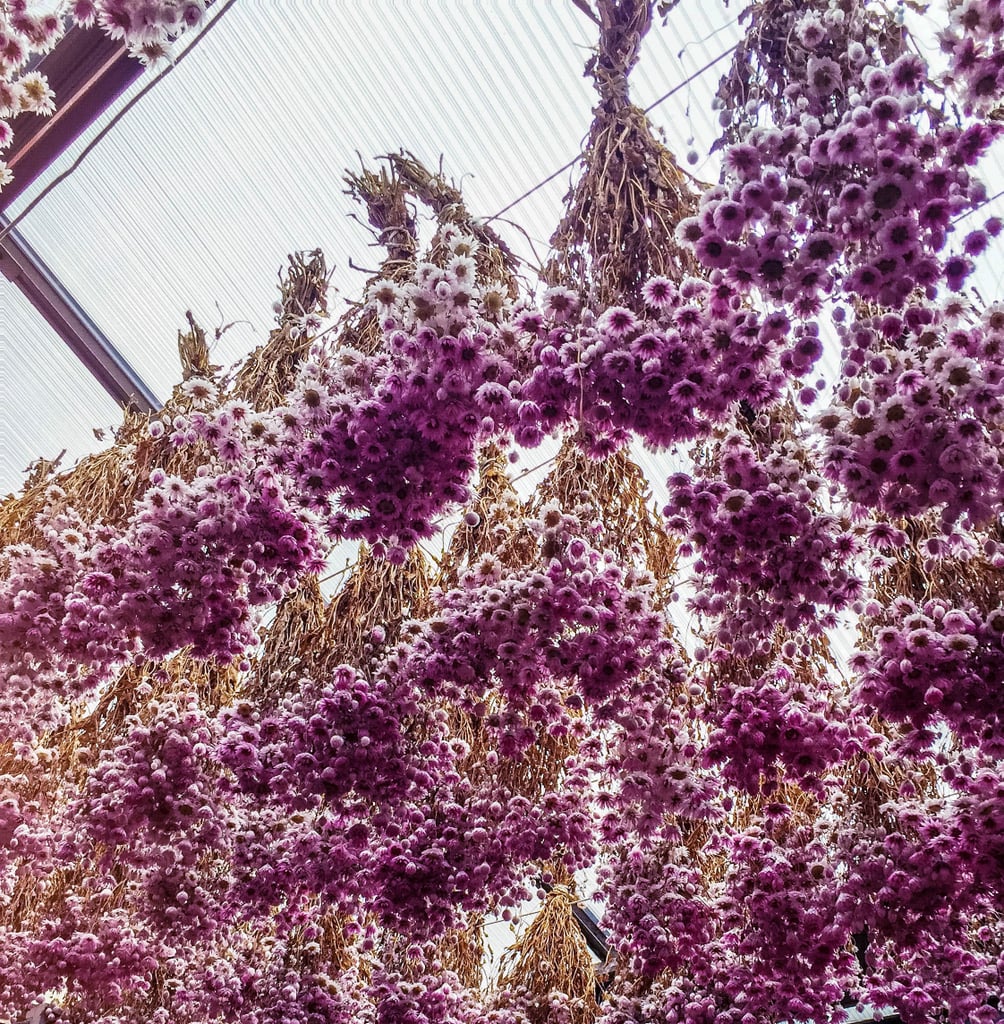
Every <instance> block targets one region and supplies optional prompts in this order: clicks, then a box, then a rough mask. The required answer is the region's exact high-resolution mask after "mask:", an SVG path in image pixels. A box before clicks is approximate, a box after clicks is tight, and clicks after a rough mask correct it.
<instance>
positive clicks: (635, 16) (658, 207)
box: [542, 0, 698, 310]
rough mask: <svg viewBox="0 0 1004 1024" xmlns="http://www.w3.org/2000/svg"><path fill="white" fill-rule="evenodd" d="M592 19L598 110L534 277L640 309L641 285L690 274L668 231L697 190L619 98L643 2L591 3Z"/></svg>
mask: <svg viewBox="0 0 1004 1024" xmlns="http://www.w3.org/2000/svg"><path fill="white" fill-rule="evenodd" d="M580 6H581V5H580ZM594 20H595V21H596V22H597V24H598V25H599V27H600V44H599V49H598V52H597V54H596V55H595V56H594V57H593V58H591V59H590V61H589V63H588V64H587V65H586V74H587V75H589V76H590V77H592V78H593V80H594V82H595V85H596V88H597V90H598V92H599V94H600V103H599V105H598V106H597V107H596V109H595V110H594V112H593V123H592V125H591V126H590V129H589V135H588V138H587V140H586V145H585V155H584V157H583V165H582V170H581V173H580V177H579V179H578V181H577V182H576V184H575V185H574V187H573V188H572V190H571V192H569V194H568V195H567V196H566V197H565V212H564V214H563V216H562V219H561V221H560V223H559V224H558V227H557V229H556V230H555V232H554V234H553V235H552V236H551V243H550V244H551V250H552V256H551V258H550V260H549V262H548V263H547V265H546V266H545V268H544V272H543V275H542V276H543V278H544V280H545V281H546V282H547V283H548V284H552V285H558V284H560V285H565V286H568V287H571V288H585V290H586V293H587V301H588V302H589V303H590V304H591V305H592V304H595V305H596V306H598V307H601V308H602V307H604V306H610V305H618V306H627V307H629V308H631V309H638V310H640V309H642V308H643V302H642V298H641V288H642V285H643V284H644V283H645V282H646V281H647V280H648V279H649V278H651V277H654V276H656V275H665V276H666V277H669V278H671V279H672V280H680V279H681V278H682V277H684V276H686V275H687V274H689V273H692V272H693V271H694V269H695V264H694V262H693V258H692V257H691V256H690V255H689V254H687V253H686V252H684V251H683V250H682V249H681V248H680V247H679V246H678V244H677V243H676V240H675V237H674V232H675V230H676V225H677V224H678V223H679V222H680V221H681V220H683V219H684V218H685V217H690V216H693V214H694V213H695V212H696V209H697V198H698V192H697V188H696V183H695V182H694V181H693V179H691V178H690V176H689V175H687V174H686V173H685V172H684V171H683V170H682V169H681V168H680V167H679V166H678V165H677V163H676V161H675V160H674V159H673V156H672V154H671V153H670V152H669V151H668V150H667V149H666V147H665V146H663V145H662V143H660V142H659V141H658V139H657V138H656V137H655V135H654V133H653V130H652V125H651V123H650V122H649V120H648V118H647V117H646V115H645V112H644V111H643V110H641V109H639V108H638V107H636V106H633V105H632V104H631V103H630V102H629V100H628V83H627V79H628V74H629V72H630V71H631V68H632V67H634V65H635V63H636V62H637V60H638V54H639V50H640V47H641V41H642V39H643V37H644V35H645V33H646V32H647V31H648V29H649V27H650V25H651V22H652V3H651V0H598V2H597V4H596V15H595V18H594Z"/></svg>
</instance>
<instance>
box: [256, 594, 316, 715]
mask: <svg viewBox="0 0 1004 1024" xmlns="http://www.w3.org/2000/svg"><path fill="white" fill-rule="evenodd" d="M330 646H331V641H330V636H329V626H328V620H327V617H326V605H325V602H324V597H323V596H322V594H321V586H320V583H319V582H318V579H317V577H316V576H306V577H304V578H303V579H302V580H301V581H300V583H299V585H298V586H297V587H296V589H295V590H292V591H290V593H288V594H287V595H286V596H285V597H284V598H283V599H282V600H281V601H280V602H279V605H278V607H277V608H276V613H275V618H274V619H273V620H272V622H271V624H270V625H269V627H268V628H267V629H266V630H265V632H264V634H263V636H262V651H261V654H260V656H259V657H258V658H257V659H256V661H255V662H254V664H253V665H252V669H251V672H250V673H249V675H248V678H247V679H246V680H245V684H244V686H243V688H242V694H243V696H244V697H246V698H247V699H250V700H252V701H254V702H255V703H256V704H259V705H261V706H271V705H274V704H275V703H277V702H278V701H279V700H281V699H282V697H284V696H285V695H286V693H287V692H288V691H289V689H290V687H292V686H293V685H295V683H296V682H297V680H298V679H300V678H301V677H302V676H305V675H313V674H314V673H315V672H316V671H317V669H318V668H319V666H320V665H321V664H322V663H323V662H324V660H325V659H326V657H327V651H328V649H329V648H330Z"/></svg>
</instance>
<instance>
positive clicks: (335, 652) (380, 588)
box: [323, 544, 431, 666]
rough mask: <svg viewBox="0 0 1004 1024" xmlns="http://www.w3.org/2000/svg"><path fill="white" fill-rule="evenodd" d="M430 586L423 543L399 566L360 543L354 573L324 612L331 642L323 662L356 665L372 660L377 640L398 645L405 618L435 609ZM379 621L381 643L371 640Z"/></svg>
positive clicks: (389, 644)
mask: <svg viewBox="0 0 1004 1024" xmlns="http://www.w3.org/2000/svg"><path fill="white" fill-rule="evenodd" d="M430 587H431V581H430V577H429V567H428V563H427V562H426V559H425V556H424V555H423V554H422V551H421V549H420V548H418V547H415V548H412V550H411V551H410V552H409V554H408V560H407V561H406V562H405V564H404V565H400V566H398V565H393V564H391V563H390V562H387V561H384V560H383V559H381V558H376V557H374V555H373V553H372V552H371V551H370V549H369V548H368V547H367V546H366V545H365V544H363V545H361V546H360V549H359V557H358V559H357V561H356V565H355V568H354V569H353V571H352V574H351V575H350V576H349V579H348V581H347V582H346V584H345V586H344V587H343V588H342V590H341V592H340V593H339V594H338V595H337V596H336V597H335V598H334V599H332V601H331V602H330V603H329V604H328V606H327V609H326V612H325V636H326V637H327V639H328V647H327V649H326V650H325V651H324V652H323V663H324V664H325V665H327V666H334V665H337V664H340V663H342V662H347V663H350V664H353V665H356V664H360V663H361V662H365V661H368V660H369V656H368V653H367V648H368V647H369V648H370V652H371V651H372V649H373V648H374V647H376V646H384V645H386V646H393V645H394V644H395V643H396V642H397V640H398V638H399V636H400V633H401V625H402V623H403V622H404V621H405V620H406V619H410V618H420V617H421V616H423V615H425V614H426V613H427V612H429V611H430V608H429V605H428V595H429V590H430ZM377 627H380V628H381V629H382V630H383V632H384V639H383V640H382V641H380V644H374V643H372V641H371V635H372V632H373V630H374V629H376V628H377Z"/></svg>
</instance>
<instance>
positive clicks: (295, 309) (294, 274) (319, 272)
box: [229, 249, 331, 410]
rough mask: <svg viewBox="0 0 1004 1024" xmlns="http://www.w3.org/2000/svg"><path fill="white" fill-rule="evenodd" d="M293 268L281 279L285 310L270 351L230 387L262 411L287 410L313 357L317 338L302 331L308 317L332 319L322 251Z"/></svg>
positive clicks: (260, 353)
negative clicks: (291, 394)
mask: <svg viewBox="0 0 1004 1024" xmlns="http://www.w3.org/2000/svg"><path fill="white" fill-rule="evenodd" d="M288 260H289V267H288V269H287V271H286V273H285V275H283V274H282V273H281V272H280V274H279V291H280V299H279V302H280V306H281V312H280V313H279V321H278V325H277V327H276V328H275V330H273V331H272V332H271V334H270V335H269V339H268V341H267V342H266V343H265V344H264V345H259V346H258V348H256V349H255V350H254V352H252V353H251V354H250V355H249V356H248V357H247V359H245V360H244V362H243V363H242V364H241V366H240V368H239V369H238V370H237V372H236V374H235V375H234V377H233V380H232V382H231V383H230V386H229V390H230V393H231V395H232V397H234V398H239V399H242V400H243V401H245V402H248V403H249V404H251V405H253V406H254V407H255V408H256V409H259V410H267V409H274V408H275V407H276V406H279V405H283V404H284V403H285V401H286V396H287V395H288V394H289V391H290V389H291V388H292V386H293V383H294V381H295V379H296V372H297V370H298V369H299V366H300V363H301V362H302V361H303V360H304V358H305V357H306V355H307V353H308V352H309V351H310V345H311V342H312V338H311V337H310V335H309V334H308V333H307V332H306V331H303V330H302V329H301V321H302V319H303V317H305V316H307V315H309V314H311V313H318V314H320V315H321V316H327V315H328V305H327V295H328V280H329V278H330V276H331V275H330V273H329V271H328V268H327V263H326V262H325V260H324V253H322V252H321V250H320V249H314V250H313V251H311V252H295V253H292V254H290V256H289V257H288Z"/></svg>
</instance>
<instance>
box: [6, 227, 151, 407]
mask: <svg viewBox="0 0 1004 1024" xmlns="http://www.w3.org/2000/svg"><path fill="white" fill-rule="evenodd" d="M8 223H9V222H8V221H7V219H6V218H5V217H3V216H0V232H2V231H3V229H5V228H6V226H7V224H8ZM0 272H2V273H3V275H4V277H6V278H7V280H8V281H11V282H12V283H13V284H15V285H17V287H18V288H19V289H20V290H21V291H22V292H23V293H24V295H25V296H26V297H27V299H28V301H29V302H31V304H32V305H33V306H34V307H35V308H36V309H37V310H38V311H39V312H40V313H41V314H42V316H43V317H44V318H45V320H46V322H47V323H48V324H49V325H50V326H51V327H52V329H53V330H54V331H55V332H56V333H57V334H58V335H59V336H60V337H61V338H62V339H63V341H65V342H66V344H67V345H69V347H70V349H71V351H72V352H73V353H74V355H76V357H77V358H78V359H79V360H80V361H81V362H82V363H83V364H84V366H85V367H86V368H87V369H88V370H89V371H90V373H91V374H93V376H94V378H95V379H96V380H97V381H98V383H99V384H100V385H101V386H102V387H103V388H104V389H105V391H107V392H108V394H109V395H111V396H112V398H114V399H115V401H116V402H118V403H119V404H121V405H124V406H130V407H132V408H133V409H136V410H138V411H139V412H144V413H152V412H156V411H157V410H158V409H160V408H161V406H162V405H163V403H162V402H161V401H160V399H158V398H157V396H156V395H155V394H154V393H153V392H152V391H151V390H150V388H149V387H148V386H147V384H146V382H145V381H144V380H143V378H142V377H141V376H140V374H139V373H138V372H137V371H136V370H135V369H134V368H133V367H132V365H131V364H130V363H129V361H128V360H127V359H126V358H125V357H124V356H123V355H122V353H121V352H119V350H118V349H117V348H116V347H115V346H114V345H113V344H112V342H111V340H110V339H109V338H108V336H107V335H106V334H105V333H104V332H103V331H102V330H101V329H100V328H99V327H98V325H97V324H96V323H95V322H94V321H93V320H92V319H91V318H90V317H89V316H88V315H87V313H85V312H84V310H83V309H82V308H81V306H80V304H79V303H78V302H77V301H76V299H74V298H73V296H72V295H71V294H70V293H69V292H68V291H67V289H66V288H65V287H64V286H63V285H62V283H61V282H60V281H59V278H57V277H56V275H55V274H54V273H53V272H52V271H51V270H50V269H49V267H48V266H47V265H46V264H45V262H44V261H43V260H42V258H41V257H40V256H39V255H38V253H37V252H35V250H34V249H32V248H31V246H30V245H28V243H27V242H26V241H25V240H24V239H23V238H22V237H21V235H20V233H19V232H18V231H15V230H11V232H10V234H8V235H7V236H6V237H5V238H2V239H0Z"/></svg>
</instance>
